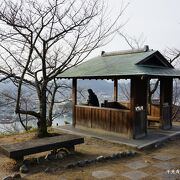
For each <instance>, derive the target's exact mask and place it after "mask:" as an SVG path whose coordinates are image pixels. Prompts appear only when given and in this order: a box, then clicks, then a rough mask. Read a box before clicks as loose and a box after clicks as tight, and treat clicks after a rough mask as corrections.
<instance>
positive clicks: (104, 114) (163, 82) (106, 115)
mask: <svg viewBox="0 0 180 180" xmlns="http://www.w3.org/2000/svg"><path fill="white" fill-rule="evenodd" d="M59 78H68V79H72V87H73V89H72V94H73V126H74V127H77V128H88V129H92V130H103V131H105V132H107V133H118V134H119V135H121V136H125V137H128V138H134V139H137V138H141V137H144V136H145V135H146V134H147V128H148V120H150V121H154V120H155V121H158V122H159V124H160V126H159V127H160V128H161V129H170V128H171V127H172V119H171V117H172V94H173V78H180V71H179V70H177V69H175V68H174V67H173V66H172V65H171V64H170V63H169V62H168V61H167V60H166V59H165V57H164V56H163V55H162V54H161V53H160V52H159V51H154V50H149V48H148V46H145V47H144V48H142V49H138V50H130V51H129V50H127V51H120V52H112V53H106V52H102V54H101V56H98V57H95V58H93V59H91V60H89V61H86V62H83V63H81V64H80V65H78V66H76V67H73V68H71V69H69V70H67V71H66V72H64V73H62V74H60V75H59ZM78 79H101V80H103V79H112V80H113V81H114V100H113V102H105V103H104V104H102V106H101V107H93V106H87V105H78V104H77V80H78ZM120 79H130V101H129V102H127V103H125V104H122V103H121V102H118V80H120ZM150 79H159V81H160V101H159V102H160V103H159V105H158V106H157V105H156V106H155V105H154V107H153V106H152V107H151V112H150V111H149V104H148V101H147V99H148V86H149V82H150ZM90 88H91V87H90Z"/></svg>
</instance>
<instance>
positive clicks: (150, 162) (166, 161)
mask: <svg viewBox="0 0 180 180" xmlns="http://www.w3.org/2000/svg"><path fill="white" fill-rule="evenodd" d="M123 171H125V172H123ZM92 177H93V178H92V179H104V178H108V179H120V180H121V179H122V180H126V179H127V180H128V179H130V180H140V179H146V180H156V179H162V180H179V179H180V157H179V156H178V157H177V156H176V155H172V154H163V153H159V154H152V156H151V157H149V158H147V160H144V159H142V158H139V159H138V160H137V159H136V160H133V161H132V162H127V163H122V164H121V170H120V171H119V172H117V171H115V170H113V169H111V170H107V169H103V168H102V169H101V170H96V171H93V172H92Z"/></svg>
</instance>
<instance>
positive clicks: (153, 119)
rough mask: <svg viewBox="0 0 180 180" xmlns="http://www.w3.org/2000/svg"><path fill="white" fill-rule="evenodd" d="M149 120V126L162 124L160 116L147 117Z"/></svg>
mask: <svg viewBox="0 0 180 180" xmlns="http://www.w3.org/2000/svg"><path fill="white" fill-rule="evenodd" d="M147 119H148V125H150V123H151V122H157V123H159V122H160V117H158V116H147Z"/></svg>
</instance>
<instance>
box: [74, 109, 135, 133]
mask: <svg viewBox="0 0 180 180" xmlns="http://www.w3.org/2000/svg"><path fill="white" fill-rule="evenodd" d="M75 109H76V125H80V126H83V127H88V128H95V129H102V130H107V131H111V132H118V133H121V134H126V135H127V134H128V133H129V131H130V129H132V127H131V126H132V123H131V122H130V110H122V109H113V108H105V107H104V108H103V107H102V108H101V107H93V106H80V105H76V106H75Z"/></svg>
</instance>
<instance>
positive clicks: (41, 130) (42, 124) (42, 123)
mask: <svg viewBox="0 0 180 180" xmlns="http://www.w3.org/2000/svg"><path fill="white" fill-rule="evenodd" d="M37 125H38V131H37V136H38V137H46V136H48V132H47V124H46V87H43V88H42V92H41V96H40V118H39V119H38V124H37Z"/></svg>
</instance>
